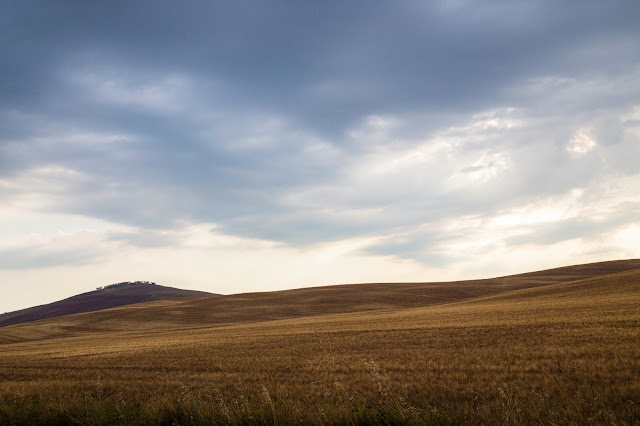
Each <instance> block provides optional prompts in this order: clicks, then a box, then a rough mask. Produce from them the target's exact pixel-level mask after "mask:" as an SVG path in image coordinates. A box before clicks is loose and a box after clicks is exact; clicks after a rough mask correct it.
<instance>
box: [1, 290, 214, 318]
mask: <svg viewBox="0 0 640 426" xmlns="http://www.w3.org/2000/svg"><path fill="white" fill-rule="evenodd" d="M203 296H214V294H211V293H207V292H203V291H192V290H181V289H178V288H173V287H165V286H161V285H156V284H152V283H148V282H135V283H128V282H125V283H119V284H114V285H111V286H106V287H104V288H99V289H97V290H94V291H90V292H87V293H82V294H78V295H76V296H72V297H69V298H67V299H64V300H60V301H57V302H53V303H49V304H46V305H40V306H34V307H32V308H27V309H21V310H19V311H14V312H8V313H5V314H2V315H0V327H4V326H8V325H12V324H19V323H24V322H31V321H38V320H42V319H48V318H55V317H59V316H64V315H71V314H77V313H83V312H92V311H99V310H102V309H108V308H113V307H116V306H124V305H131V304H135V303H142V302H151V301H154V300H165V299H174V298H182V297H203Z"/></svg>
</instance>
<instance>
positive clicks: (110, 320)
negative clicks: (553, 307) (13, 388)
mask: <svg viewBox="0 0 640 426" xmlns="http://www.w3.org/2000/svg"><path fill="white" fill-rule="evenodd" d="M635 269H640V259H633V260H621V261H610V262H599V263H591V264H584V265H574V266H567V267H562V268H554V269H548V270H543V271H536V272H529V273H524V274H517V275H511V276H506V277H499V278H490V279H481V280H467V281H455V282H435V283H372V284H349V285H335V286H326V287H312V288H301V289H295V290H284V291H274V292H264V293H245V294H232V295H219V296H217V297H196V298H188V299H175V297H179V296H177V295H179V294H182V295H193V296H197V294H194V293H188V292H187V293H185V291H184V290H178V291H177V292H175V290H176V289H171V291H169V290H167V289H166V288H162V287H160V286H155V287H160V288H159V289H158V290H162V294H163V295H164V296H168V297H163V298H162V299H163V300H159V299H160V298H159V297H158V298H157V299H155V300H156V301H153V302H151V303H143V304H140V303H137V304H132V303H135V302H132V301H133V300H134V297H133V295H134V294H136V293H137V292H140V293H143V295H144V300H139V302H147V301H151V300H154V299H150V296H149V294H148V293H149V292H150V291H153V290H154V286H150V287H149V286H147V287H140V288H138V289H136V288H129V289H127V288H122V289H118V290H120V291H118V292H114V296H109V298H107V299H106V300H104V301H103V297H104V296H106V295H109V293H106V294H105V292H104V291H103V292H100V291H97V292H91V293H86V294H85V295H80V296H75V297H76V298H79V299H78V300H79V301H80V302H82V305H81V306H86V305H87V302H86V301H87V300H95V301H96V302H94V303H93V304H91V306H92V307H97V306H98V301H102V302H101V303H103V305H102V306H104V304H106V302H107V301H113V302H112V303H114V302H115V301H119V300H122V301H128V302H129V303H130V304H128V305H127V306H117V305H112V306H115V307H113V308H111V309H103V310H100V311H97V312H87V313H81V314H77V315H69V316H64V317H60V318H57V317H56V318H51V317H54V316H56V315H55V314H56V313H57V314H58V315H65V314H63V313H62V311H61V310H57V311H54V310H53V309H49V310H48V311H46V312H47V313H49V314H50V318H51V319H49V320H48V321H46V322H44V323H42V325H40V323H38V324H31V323H26V324H21V325H19V326H16V327H11V328H5V329H3V332H2V333H0V344H1V343H6V342H11V341H24V340H31V339H36V340H40V339H46V338H55V337H59V336H72V335H82V334H86V333H88V332H89V333H98V332H102V333H109V332H118V331H125V330H127V331H134V330H138V331H139V332H141V333H150V332H160V333H164V332H166V331H167V330H171V329H189V328H202V327H220V326H227V325H232V324H255V323H260V322H264V321H273V320H281V319H288V318H301V317H316V316H321V315H327V314H350V313H357V312H372V311H388V310H399V309H408V308H419V307H425V306H433V305H441V304H449V303H454V302H460V301H464V300H470V299H476V298H481V297H487V296H492V295H498V294H502V293H505V292H511V291H515V290H524V289H529V288H535V287H540V286H548V285H553V284H560V283H568V282H572V281H577V280H584V279H589V278H594V277H599V276H605V275H609V274H614V273H619V272H625V271H629V270H635ZM208 296H211V295H208ZM156 297H157V296H156ZM170 297H173V298H172V299H170ZM139 299H143V297H140V298H139ZM67 300H74V298H71V299H67ZM62 302H65V303H64V304H63V305H62V306H65V307H67V309H68V310H67V312H68V313H72V312H70V310H71V309H69V308H71V307H73V306H74V305H72V304H70V303H68V302H66V301H62ZM58 303H60V302H58ZM120 305H124V303H120ZM106 307H107V306H105V308H106ZM32 309H37V308H32ZM95 310H96V309H92V311H95ZM27 311H28V310H27ZM18 312H20V311H18ZM76 312H78V311H76ZM9 315H10V314H9ZM0 318H1V317H0ZM23 318H24V319H27V318H28V317H27V316H23ZM0 324H2V323H1V322H0Z"/></svg>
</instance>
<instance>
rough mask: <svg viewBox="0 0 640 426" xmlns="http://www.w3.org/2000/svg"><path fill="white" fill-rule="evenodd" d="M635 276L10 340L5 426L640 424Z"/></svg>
mask: <svg viewBox="0 0 640 426" xmlns="http://www.w3.org/2000/svg"><path fill="white" fill-rule="evenodd" d="M626 265H627V267H626V268H617V269H616V268H614V269H613V270H610V269H606V268H605V269H602V268H600V273H599V274H594V273H591V274H586V275H585V274H584V273H583V274H579V273H577V272H576V273H574V274H572V273H569V272H568V271H569V270H567V271H565V273H558V271H555V272H554V273H548V274H547V275H544V274H543V276H542V278H540V277H541V276H540V275H539V276H537V278H535V276H534V278H535V279H534V278H532V276H531V275H521V276H516V277H519V278H513V277H511V278H501V279H494V280H483V281H472V282H465V283H462V282H461V283H458V285H457V286H456V285H454V284H450V285H451V289H452V290H451V291H450V292H446V291H444V290H442V288H443V285H442V284H438V285H422V290H417V289H419V288H421V287H420V286H421V285H418V284H402V285H394V284H389V285H384V284H377V285H368V286H367V285H364V286H361V287H360V286H342V287H334V288H330V287H327V288H318V289H307V290H297V291H293V292H276V293H264V294H247V295H235V296H221V297H217V298H196V299H185V300H179V301H178V300H167V301H160V302H151V303H146V304H140V305H131V306H127V307H121V308H115V309H111V310H106V311H100V312H94V313H87V314H79V315H73V316H68V317H60V318H56V319H50V320H44V321H39V322H35V323H26V324H20V325H14V326H10V327H5V328H2V329H0V380H1V381H0V423H1V424H141V425H142V424H167V425H171V424H180V425H186V424H193V425H196V424H280V425H283V424H621V425H624V424H629V425H631V424H640V270H627V269H633V268H632V266H633V267H635V266H636V264H629V263H627V264H626ZM616 270H622V271H623V272H617V273H616V272H615V271H616ZM574 272H575V271H574ZM585 276H587V277H588V276H591V277H590V278H585ZM544 277H546V278H544ZM574 278H578V279H577V280H575V279H574ZM469 283H470V284H469ZM509 283H511V284H509ZM385 286H386V287H385ZM465 286H467V288H466V289H465ZM500 286H502V287H500ZM483 287H484V290H482V288H483ZM496 287H500V288H498V289H496ZM461 288H462V289H461ZM434 289H435V290H434ZM445 290H446V286H445ZM463 290H464V291H463ZM296 292H297V293H296ZM323 292H324V293H323ZM429 294H431V295H432V297H428V295H429ZM421 296H422V297H421ZM225 298H227V299H228V300H227V301H226V302H225ZM340 303H342V305H340Z"/></svg>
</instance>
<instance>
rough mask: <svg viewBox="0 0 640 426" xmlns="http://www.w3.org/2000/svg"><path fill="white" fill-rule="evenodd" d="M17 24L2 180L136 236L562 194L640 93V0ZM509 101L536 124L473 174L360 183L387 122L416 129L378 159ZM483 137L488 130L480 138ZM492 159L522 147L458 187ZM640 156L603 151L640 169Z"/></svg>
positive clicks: (137, 12) (68, 5) (301, 7)
mask: <svg viewBox="0 0 640 426" xmlns="http://www.w3.org/2000/svg"><path fill="white" fill-rule="evenodd" d="M2 10H3V13H2V16H1V17H0V25H1V27H0V29H1V30H2V37H1V38H0V53H1V54H0V92H1V93H2V96H0V128H2V130H1V131H0V177H3V178H5V179H7V180H19V179H21V177H23V176H24V175H25V174H29V173H31V172H32V171H33V170H39V169H42V168H47V167H49V168H50V167H51V166H59V167H62V168H66V169H70V170H73V171H77V172H78V173H79V174H80V175H81V176H82V177H83V178H82V180H81V181H79V182H78V181H73V182H67V181H65V182H58V183H59V185H57V186H55V187H53V186H51V185H53V184H52V183H51V182H53V181H50V180H47V179H45V181H44V183H42V185H41V186H40V187H39V188H38V193H39V194H41V195H42V199H43V200H45V201H46V202H45V201H43V203H45V205H44V207H43V208H45V209H50V210H54V211H62V212H72V213H80V214H85V215H90V216H94V217H100V218H104V219H108V220H111V221H116V222H119V223H125V224H130V225H136V226H139V227H146V226H149V227H152V228H161V227H167V228H168V227H171V225H172V223H174V222H175V221H178V220H191V221H194V222H199V221H202V222H216V223H218V224H219V225H220V226H221V227H222V229H224V230H227V231H228V232H233V233H236V234H242V235H250V236H255V237H267V238H272V239H276V240H284V241H288V242H297V243H309V242H314V241H318V240H327V239H339V238H342V237H348V236H352V235H357V234H364V233H372V232H387V231H388V232H391V231H392V230H394V229H397V228H398V227H403V226H412V225H414V226H415V225H418V224H420V223H425V222H431V221H437V220H439V219H440V218H442V217H446V216H452V215H456V214H458V215H459V214H478V213H479V212H482V211H487V210H488V209H489V210H490V209H492V208H499V207H508V206H509V205H514V204H516V203H517V202H518V201H522V200H525V199H526V198H527V197H531V196H534V197H535V196H539V195H540V194H543V195H544V194H550V193H561V192H563V191H568V190H570V189H571V188H573V187H575V186H576V185H580V184H584V183H588V182H590V181H593V180H597V179H598V178H599V177H598V176H599V174H598V172H594V170H597V169H598V161H602V159H600V160H598V159H595V158H592V157H588V156H587V157H585V158H583V159H581V160H580V161H578V162H575V161H572V159H571V158H570V157H569V155H568V154H567V153H566V152H565V150H564V146H563V144H565V143H566V141H567V140H568V139H570V138H571V137H572V132H574V131H575V130H576V128H577V127H580V126H581V125H582V124H580V123H582V122H584V121H585V120H588V119H591V118H592V115H590V114H593V111H594V108H603V109H607V108H608V109H610V110H612V111H613V112H612V113H611V114H610V117H613V118H610V119H609V121H608V122H607V121H606V117H605V118H603V119H602V120H604V121H602V123H600V124H598V126H597V128H596V129H595V130H594V132H595V133H596V136H597V137H598V140H599V141H601V142H600V143H601V144H603V145H604V144H607V143H610V144H615V143H614V141H615V140H620V139H621V138H622V137H623V134H624V130H623V129H621V128H620V125H619V124H617V122H616V119H617V118H616V117H615V113H617V112H619V111H622V110H625V109H628V107H630V106H632V105H633V104H634V102H636V99H637V98H636V97H634V96H635V95H636V94H637V93H638V85H637V79H636V80H635V81H632V82H631V83H626V84H627V86H624V85H623V84H622V83H620V82H622V81H625V79H626V80H627V81H628V78H627V77H628V76H629V75H632V76H633V75H636V74H635V73H636V72H637V71H636V70H637V67H638V64H639V58H640V52H639V51H638V49H637V42H638V40H639V37H638V29H637V22H638V19H637V18H638V16H640V6H638V3H637V2H635V1H627V2H600V1H581V2H563V3H559V2H552V1H549V2H525V1H515V2H514V1H493V2H483V3H478V2H465V1H440V2H422V3H421V2H411V1H393V2H375V3H374V2H365V1H340V2H338V1H325V2H316V3H302V2H284V1H276V2H263V1H236V2H229V3H219V2H208V1H193V2H180V3H178V2H168V1H166V2H165V1H162V2H158V1H136V2H130V1H110V2H71V1H63V2H55V3H53V2H49V1H39V2H38V1H8V0H2ZM555 79H557V81H556V80H555ZM563 79H564V80H563ZM585 81H586V82H587V83H588V82H589V81H597V82H602V81H613V82H618V83H620V84H617V83H616V84H615V85H614V86H615V87H610V88H608V87H599V86H598V87H599V88H597V90H594V89H593V86H592V85H591V86H590V85H589V84H587V83H585V84H582V82H585ZM576 82H577V83H576ZM596 86H597V85H596ZM549 99H554V101H553V102H549ZM512 105H515V106H516V107H518V108H520V109H521V110H523V111H525V113H526V114H527V117H525V118H531V120H533V121H534V123H533V124H531V125H527V126H524V127H523V128H522V130H521V131H518V130H509V131H504V132H502V133H500V132H496V133H491V134H489V135H488V136H487V138H486V139H484V140H481V141H479V142H468V143H467V145H465V146H462V147H460V148H457V149H458V150H457V151H454V155H455V157H456V161H455V162H454V161H452V160H447V156H446V155H444V154H443V155H442V156H441V158H440V161H439V162H438V161H436V162H431V163H428V167H429V169H428V171H425V170H417V169H416V170H415V171H414V174H415V176H412V177H413V178H412V177H411V176H407V177H403V176H400V177H397V176H396V177H392V178H389V179H385V178H380V180H379V181H376V179H377V178H373V179H372V180H368V179H367V178H364V177H363V178H361V180H360V181H359V180H358V178H357V177H355V178H354V177H353V176H352V169H353V168H355V167H357V166H358V164H362V163H363V162H366V158H365V156H364V154H366V153H368V152H369V151H370V150H372V149H374V147H375V146H376V144H377V143H378V142H376V138H375V137H373V136H375V135H373V136H372V135H370V134H368V133H367V132H368V131H369V130H370V129H369V130H367V128H366V127H367V126H366V123H367V118H368V117H370V116H374V115H376V116H391V117H398V118H399V119H400V120H401V121H402V120H404V121H403V122H402V124H401V125H399V126H397V127H396V128H394V129H393V131H391V132H390V133H389V134H387V135H385V136H384V137H381V138H380V142H379V144H380V145H383V146H384V145H386V144H389V145H393V144H399V145H401V146H403V144H404V145H406V146H410V145H411V144H412V143H417V142H411V141H415V140H416V139H419V138H425V137H431V136H433V135H434V134H437V132H438V131H440V130H441V129H443V128H447V127H448V126H455V125H458V124H457V123H459V122H460V121H465V120H468V117H469V116H471V115H473V114H474V113H476V112H478V111H484V110H488V109H492V108H502V107H504V106H512ZM554 108H555V110H554ZM550 111H553V113H552V114H551V113H550ZM536 120H537V121H536ZM363 123H365V124H363ZM610 123H614V124H610ZM363 126H364V128H365V130H363V132H364V136H360V137H352V136H351V133H352V131H353V130H354V129H358V128H359V127H363ZM537 126H539V127H537ZM473 132H478V133H482V132H486V129H470V130H465V131H463V132H462V133H463V134H464V135H463V136H464V137H467V136H468V135H469V133H473ZM598 132H601V134H597V133H598ZM462 133H461V134H462ZM465 135H466V136H465ZM458 137H459V136H455V138H458ZM460 137H462V136H460ZM455 138H454V139H455ZM406 140H408V141H409V142H406ZM541 141H542V142H544V143H545V144H546V145H545V146H546V147H547V148H548V147H549V146H550V144H551V145H553V144H554V143H555V144H556V145H557V149H556V150H555V151H553V150H551V149H546V150H545V149H540V148H539V145H538V144H539V143H540V142H541ZM554 141H556V142H554ZM489 145H491V146H492V147H493V148H492V149H494V150H499V149H502V150H511V152H510V155H509V156H508V158H507V159H506V160H505V161H507V160H508V161H510V162H511V163H510V164H511V165H514V164H516V165H517V170H515V171H514V170H512V172H510V173H511V174H510V175H508V177H507V179H506V180H503V181H500V182H493V183H491V184H487V185H484V186H482V187H480V186H478V185H475V184H468V185H466V186H465V185H461V186H457V187H455V188H453V189H449V190H445V189H442V185H441V182H442V181H446V180H447V179H449V178H450V174H451V173H458V174H460V175H461V176H463V178H464V176H471V175H473V173H476V174H481V173H485V174H486V173H488V174H490V173H493V170H495V169H496V168H497V167H499V166H500V165H499V164H498V163H496V162H492V161H491V160H487V161H484V160H483V159H482V158H483V155H487V151H488V150H489V149H488V148H487V146H489ZM623 152H625V153H628V152H629V151H628V150H627V149H625V150H623ZM545 156H546V157H545ZM552 157H553V158H552ZM501 158H502V157H498V160H500V159H501ZM628 158H629V156H628V155H620V154H615V153H612V154H610V155H608V156H607V157H606V159H607V160H610V161H613V162H614V163H615V164H616V165H617V164H620V165H621V167H622V166H623V165H624V164H626V167H627V172H628V173H633V172H635V171H636V170H637V168H636V166H634V165H633V164H631V163H630V162H629V160H628ZM447 161H448V162H447ZM438 163H439V164H438ZM454 163H455V164H454ZM542 165H544V167H542ZM427 175H428V176H427ZM463 178H461V179H463ZM54 181H55V179H54ZM368 185H369V186H368ZM371 185H373V186H371ZM318 188H320V189H321V191H319V192H317V191H315V190H316V189H318ZM323 188H324V189H326V191H324V192H323V191H322V189H323ZM309 190H310V191H311V192H310V193H311V194H316V193H317V194H319V195H313V196H304V194H305V193H307V191H309ZM314 191H315V192H314ZM292 194H293V195H292ZM300 194H303V195H302V196H300V197H299V198H296V197H297V196H298V195H300ZM292 197H293V198H292ZM314 197H315V198H314ZM318 197H319V198H318ZM292 199H294V201H291V200H292ZM367 209H370V210H371V212H369V211H368V210H367ZM434 238H436V237H434ZM436 239H437V238H436ZM407 244H409V243H407ZM409 245H411V244H409ZM389 247H390V250H392V246H389ZM412 247H413V245H411V247H408V248H406V250H407V251H415V250H414V249H413V248H412ZM397 248H398V249H399V247H397ZM403 250H405V249H403Z"/></svg>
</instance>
